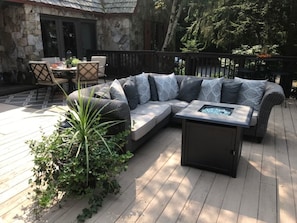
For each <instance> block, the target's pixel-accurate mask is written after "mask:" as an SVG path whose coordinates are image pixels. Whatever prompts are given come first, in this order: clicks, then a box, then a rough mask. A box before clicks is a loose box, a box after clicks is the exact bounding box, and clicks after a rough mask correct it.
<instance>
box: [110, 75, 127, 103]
mask: <svg viewBox="0 0 297 223" xmlns="http://www.w3.org/2000/svg"><path fill="white" fill-rule="evenodd" d="M109 91H110V96H111V98H112V99H116V100H119V101H124V102H126V103H128V101H127V98H126V95H125V92H124V90H123V87H122V85H121V83H120V82H119V80H117V79H115V80H114V81H113V82H112V84H111V85H110V89H109Z"/></svg>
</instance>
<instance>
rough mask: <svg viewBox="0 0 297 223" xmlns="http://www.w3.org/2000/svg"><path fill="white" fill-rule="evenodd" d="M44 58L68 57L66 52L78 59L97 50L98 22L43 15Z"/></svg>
mask: <svg viewBox="0 0 297 223" xmlns="http://www.w3.org/2000/svg"><path fill="white" fill-rule="evenodd" d="M40 22H41V32H42V42H43V49H44V57H54V56H58V57H60V58H63V57H66V51H67V50H71V52H72V55H73V56H76V57H78V58H82V57H84V56H86V52H87V50H91V49H96V22H95V21H93V20H83V19H76V18H66V17H55V16H48V15H41V21H40Z"/></svg>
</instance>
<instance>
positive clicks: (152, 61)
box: [87, 50, 297, 79]
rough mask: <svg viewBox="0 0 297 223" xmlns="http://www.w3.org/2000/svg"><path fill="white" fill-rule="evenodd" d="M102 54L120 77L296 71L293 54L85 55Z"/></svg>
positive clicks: (296, 60) (262, 74)
mask: <svg viewBox="0 0 297 223" xmlns="http://www.w3.org/2000/svg"><path fill="white" fill-rule="evenodd" d="M92 55H106V56H107V64H108V66H107V67H106V74H107V75H108V76H109V77H114V78H120V77H126V76H130V75H135V74H139V73H142V72H154V73H172V72H175V73H176V74H187V75H195V76H216V77H222V76H224V77H228V78H232V77H234V76H242V77H244V76H247V77H249V78H257V79H263V78H268V77H270V76H271V73H276V72H279V73H280V72H286V73H291V74H295V73H296V72H297V57H284V56H270V57H264V58H262V57H259V56H256V55H235V54H226V53H181V52H159V51H103V50H91V51H88V55H87V57H88V58H90V57H91V56H92Z"/></svg>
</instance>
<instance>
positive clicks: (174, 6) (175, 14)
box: [155, 0, 189, 51]
mask: <svg viewBox="0 0 297 223" xmlns="http://www.w3.org/2000/svg"><path fill="white" fill-rule="evenodd" d="M187 2H189V0H173V1H172V0H156V1H155V9H156V10H157V11H160V10H163V11H164V10H167V11H168V10H169V9H170V15H169V22H168V26H167V32H166V36H165V39H164V42H163V46H162V49H161V50H162V51H165V50H166V49H167V48H168V46H169V45H170V44H171V43H172V40H173V39H174V36H175V31H176V27H177V24H178V21H179V19H180V16H181V13H182V10H183V8H184V6H186V4H187Z"/></svg>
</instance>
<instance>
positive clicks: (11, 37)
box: [0, 4, 143, 72]
mask: <svg viewBox="0 0 297 223" xmlns="http://www.w3.org/2000/svg"><path fill="white" fill-rule="evenodd" d="M40 14H47V15H55V16H62V17H75V18H82V19H92V20H97V24H96V26H97V27H96V28H97V49H102V50H137V49H143V37H142V33H143V31H142V25H143V24H142V23H143V22H142V19H139V18H137V15H133V16H132V15H115V14H113V15H97V16H96V17H95V15H92V14H89V13H81V12H79V11H73V10H66V9H58V8H53V7H51V8H49V7H40V6H35V5H22V4H19V5H6V6H5V7H4V6H3V7H2V8H1V7H0V72H11V71H13V72H19V71H24V70H26V69H27V66H26V64H27V63H28V61H29V60H36V59H40V58H42V57H43V45H42V36H41V25H40Z"/></svg>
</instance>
